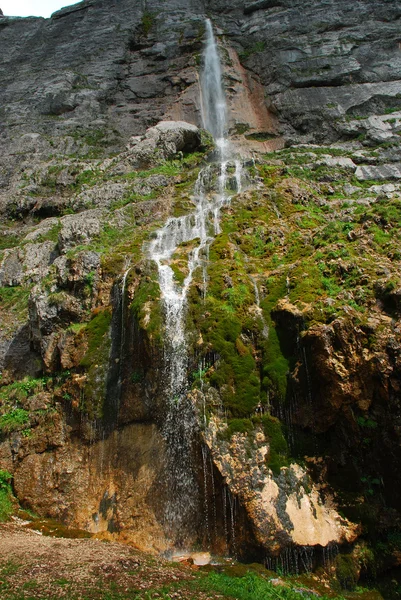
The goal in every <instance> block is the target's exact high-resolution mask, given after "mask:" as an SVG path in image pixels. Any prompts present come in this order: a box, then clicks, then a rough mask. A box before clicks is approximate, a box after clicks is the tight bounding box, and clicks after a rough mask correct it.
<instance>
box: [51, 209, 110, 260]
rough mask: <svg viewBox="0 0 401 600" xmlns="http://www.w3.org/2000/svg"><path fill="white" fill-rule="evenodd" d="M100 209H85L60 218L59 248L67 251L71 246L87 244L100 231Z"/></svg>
mask: <svg viewBox="0 0 401 600" xmlns="http://www.w3.org/2000/svg"><path fill="white" fill-rule="evenodd" d="M102 215H103V213H102V211H101V210H100V209H93V210H86V211H84V212H82V213H79V214H77V215H67V216H65V217H62V218H61V219H60V224H61V230H60V233H59V242H58V245H59V248H60V251H61V252H64V253H65V252H67V251H68V250H69V249H70V248H72V247H73V246H78V245H80V244H88V243H89V242H90V241H91V240H92V239H93V238H94V237H96V236H98V235H99V234H100V232H101V222H102Z"/></svg>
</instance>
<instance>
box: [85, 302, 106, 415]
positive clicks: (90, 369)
mask: <svg viewBox="0 0 401 600" xmlns="http://www.w3.org/2000/svg"><path fill="white" fill-rule="evenodd" d="M110 325H111V310H110V309H109V308H107V309H105V310H102V311H101V312H98V313H97V314H96V315H95V317H94V318H93V319H91V321H89V323H87V324H86V326H85V327H83V328H82V329H81V331H80V333H79V335H83V336H86V339H87V343H88V349H87V351H86V353H85V356H84V357H83V358H82V360H81V362H80V366H81V367H85V368H86V369H87V380H86V384H85V386H84V390H83V394H82V395H81V398H80V405H79V408H80V410H81V411H82V412H84V413H85V414H87V415H88V416H89V418H90V419H95V418H102V417H103V416H104V402H105V395H106V377H107V370H108V360H109V353H110V345H111V339H110Z"/></svg>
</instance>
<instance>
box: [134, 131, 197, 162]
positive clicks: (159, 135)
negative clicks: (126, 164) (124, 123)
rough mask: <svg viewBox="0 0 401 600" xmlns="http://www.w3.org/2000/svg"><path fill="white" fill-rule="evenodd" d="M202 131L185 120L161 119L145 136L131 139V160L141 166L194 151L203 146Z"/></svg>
mask: <svg viewBox="0 0 401 600" xmlns="http://www.w3.org/2000/svg"><path fill="white" fill-rule="evenodd" d="M201 143H202V141H201V133H200V130H199V129H198V127H196V125H191V124H190V123H185V122H184V121H161V122H160V123H158V124H157V125H156V126H155V127H151V128H150V129H148V130H147V132H146V134H145V135H144V136H143V137H138V136H135V137H134V138H132V139H131V142H130V146H129V151H130V162H131V164H132V165H134V166H137V167H139V168H142V167H148V166H151V165H152V164H157V163H158V162H160V161H162V160H167V159H169V158H172V157H173V156H175V155H176V154H177V153H178V152H194V151H195V150H197V149H198V148H199V147H200V146H201Z"/></svg>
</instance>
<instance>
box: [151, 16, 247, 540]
mask: <svg viewBox="0 0 401 600" xmlns="http://www.w3.org/2000/svg"><path fill="white" fill-rule="evenodd" d="M201 96H202V97H201V101H202V117H203V123H204V126H205V128H206V129H208V130H209V131H210V133H211V134H212V135H213V138H214V140H215V144H216V149H217V153H216V154H217V162H216V163H215V164H210V165H208V166H207V167H205V168H204V169H202V170H201V171H200V173H199V176H198V179H197V182H196V184H195V188H194V194H193V198H192V201H193V204H194V209H193V211H192V212H191V213H190V214H189V215H185V216H181V217H172V218H170V219H168V220H167V222H166V224H165V225H164V227H163V228H161V229H160V230H159V231H158V232H157V233H156V235H155V237H154V239H153V240H152V241H151V242H150V243H149V245H148V254H149V257H150V258H151V259H152V260H153V261H154V262H155V263H156V266H157V269H158V279H159V286H160V292H161V300H162V305H163V310H164V326H165V328H164V382H165V396H166V400H167V402H166V405H167V412H166V416H165V421H164V425H163V429H162V433H163V436H164V439H165V441H166V463H167V464H166V465H165V467H166V468H165V471H166V478H165V481H164V485H165V487H166V498H167V501H166V505H165V514H164V519H165V523H164V525H165V530H166V533H167V535H168V536H169V537H170V539H171V541H172V543H174V544H176V545H177V544H179V545H181V546H182V547H184V546H185V545H187V544H188V543H189V540H190V539H191V533H193V531H191V530H193V528H194V525H195V521H196V518H195V515H196V514H197V513H198V512H199V510H198V508H199V500H200V496H201V490H200V489H199V483H198V477H197V473H196V464H195V460H196V453H195V448H194V442H195V433H196V431H197V427H198V424H197V419H196V415H195V410H194V406H193V404H192V401H191V399H190V397H189V394H188V392H189V385H188V366H189V365H188V345H187V339H186V331H185V317H186V306H187V294H188V290H189V288H190V286H191V283H192V281H193V277H194V273H195V271H196V270H198V269H201V273H202V277H203V295H204V296H205V295H206V289H207V258H208V251H209V246H210V243H211V242H212V241H213V239H214V236H215V235H217V234H218V233H220V213H221V209H222V208H223V206H225V205H226V204H228V203H229V201H230V199H231V195H232V193H231V195H230V193H229V191H228V170H229V167H231V165H232V164H233V165H234V166H235V171H234V180H235V188H236V192H239V191H240V190H241V188H242V163H241V161H240V160H239V159H235V157H234V155H233V152H232V148H231V146H230V143H229V141H228V140H227V138H226V133H227V106H226V101H225V95H224V90H223V85H222V74H221V65H220V59H219V55H218V50H217V45H216V41H215V38H214V35H213V29H212V24H211V22H210V21H209V20H207V21H206V44H205V51H204V68H203V71H202V74H201ZM216 172H217V174H218V176H217V182H216V184H215V185H214V186H213V181H214V179H215V178H214V175H215V173H216ZM184 242H186V243H187V244H186V245H185V246H181V245H182V244H183V243H184ZM180 246H181V248H180ZM178 249H180V257H181V258H182V257H183V254H184V253H186V261H187V269H186V276H185V279H184V282H183V283H182V284H180V283H178V282H177V280H176V279H175V276H174V270H173V261H174V254H175V253H176V252H177V251H178ZM204 469H206V463H205V457H204ZM204 478H205V486H207V472H206V470H205V471H204ZM207 491H208V490H207V489H206V488H205V490H203V492H204V494H205V495H207ZM208 535H209V534H208Z"/></svg>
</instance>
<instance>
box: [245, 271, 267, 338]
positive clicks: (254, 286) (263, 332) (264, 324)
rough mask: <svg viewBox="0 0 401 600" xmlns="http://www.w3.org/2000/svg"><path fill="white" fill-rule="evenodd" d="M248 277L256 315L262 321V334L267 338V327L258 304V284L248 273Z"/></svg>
mask: <svg viewBox="0 0 401 600" xmlns="http://www.w3.org/2000/svg"><path fill="white" fill-rule="evenodd" d="M249 279H250V280H251V281H252V285H253V289H254V293H255V302H256V306H257V307H258V315H259V318H260V320H261V323H262V327H263V329H262V336H263V337H264V338H265V339H267V338H268V337H269V327H268V325H267V323H266V319H265V317H264V315H263V310H262V308H261V306H260V294H259V288H258V284H257V283H256V280H255V278H254V277H252V275H249Z"/></svg>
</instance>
